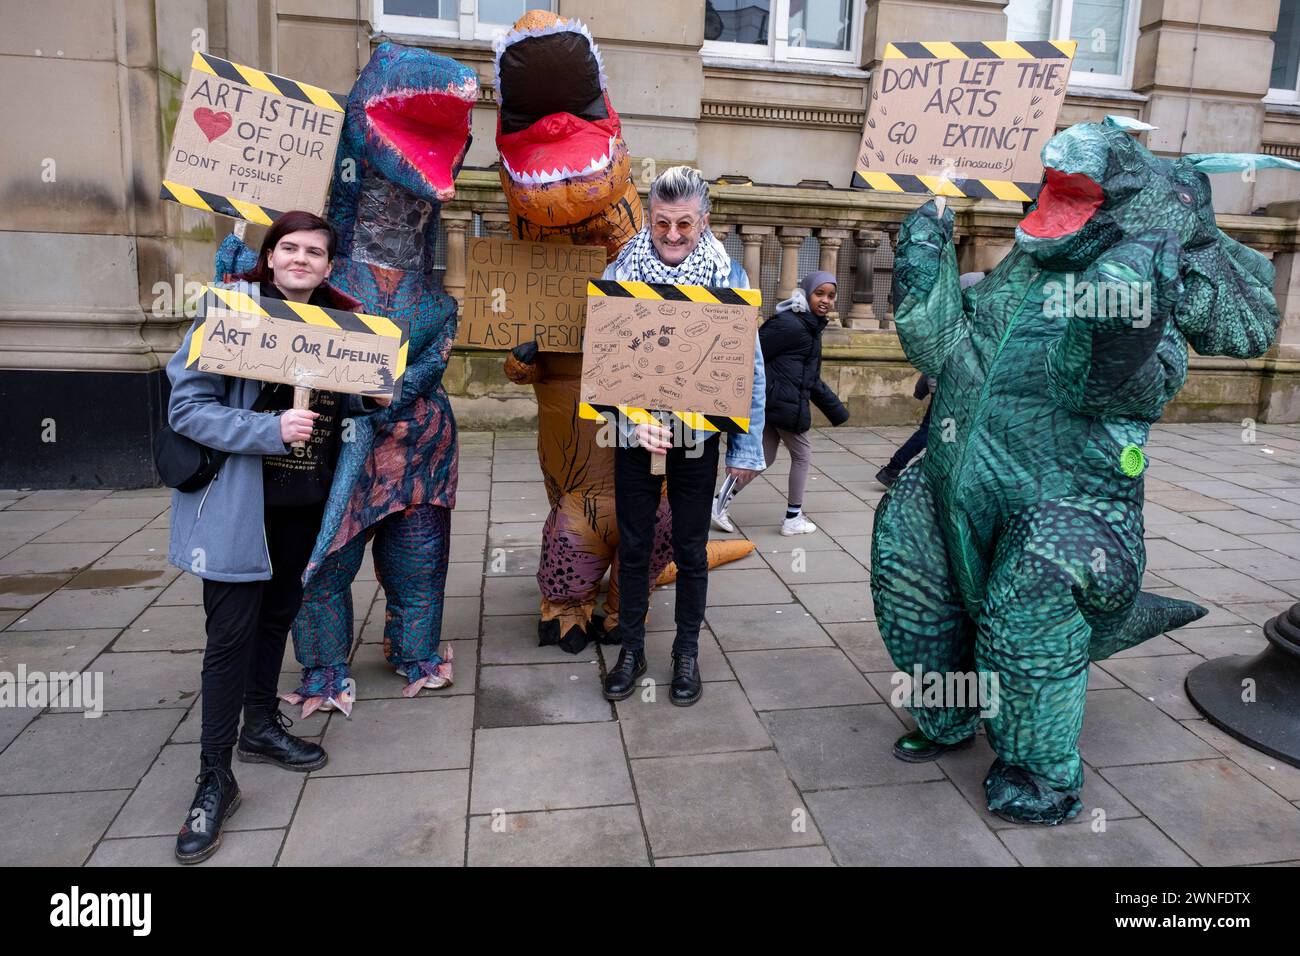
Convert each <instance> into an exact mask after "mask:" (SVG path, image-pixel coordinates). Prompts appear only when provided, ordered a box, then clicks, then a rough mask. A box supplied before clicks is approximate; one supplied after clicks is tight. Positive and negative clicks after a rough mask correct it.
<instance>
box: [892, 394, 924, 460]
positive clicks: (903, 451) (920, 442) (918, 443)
mask: <svg viewBox="0 0 1300 956" xmlns="http://www.w3.org/2000/svg"><path fill="white" fill-rule="evenodd" d="M933 407H934V402H933V401H931V402H930V404H929V405H927V406H925V417H924V418H922V419H921V424H920V425H919V426H917V429H916V431H914V432H912V437H911V438H909V439H908V440H907V441H905V442H903V447H902V448H900V449H898V451H896V452H894V457H893V458H891V459H889V464H888V465H887V466H886V467H888V468H892V469H894V471H902V470H903V469H904V468H906V467H907V463H908V462H909V461H911V460H912V459H913V458H915V457H916V456H917V455H919V454H921V452H923V451H924V450H925V445H926V442H928V441H929V440H930V409H931V408H933Z"/></svg>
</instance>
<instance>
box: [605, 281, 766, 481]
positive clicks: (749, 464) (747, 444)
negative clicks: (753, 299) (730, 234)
mask: <svg viewBox="0 0 1300 956" xmlns="http://www.w3.org/2000/svg"><path fill="white" fill-rule="evenodd" d="M601 278H602V279H613V278H614V266H613V265H612V264H611V265H609V266H607V267H606V269H605V272H604V274H603V275H602V276H601ZM727 280H728V281H727V284H728V285H729V286H730V287H731V288H733V289H748V288H749V276H748V275H746V274H745V270H744V268H742V267H741V265H740V263H739V262H733V263H732V264H731V273H730V275H728V277H727ZM766 402H767V373H766V371H765V370H764V367H763V349H762V347H761V346H760V345H759V344H758V332H757V331H755V333H754V381H753V386H752V390H751V392H750V397H749V431H748V432H745V433H742V434H737V435H728V436H727V467H728V468H746V469H748V470H750V471H762V470H763V469H764V468H766V467H767V461H766V460H765V459H764V457H763V423H764V414H763V409H764V407H765V405H766ZM635 428H636V424H635V423H633V422H627V421H625V422H623V429H624V432H623V433H624V437H625V439H626V440H627V443H628V444H629V445H634V444H635V443H636V440H635V439H634V438H632V431H633V430H634V429H635ZM718 435H719V432H710V431H692V432H691V441H692V442H694V443H697V444H698V443H700V442H704V441H708V440H709V439H710V438H716V437H718Z"/></svg>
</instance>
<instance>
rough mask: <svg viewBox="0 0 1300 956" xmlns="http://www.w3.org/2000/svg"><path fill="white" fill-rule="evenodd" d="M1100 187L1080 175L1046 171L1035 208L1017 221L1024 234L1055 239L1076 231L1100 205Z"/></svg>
mask: <svg viewBox="0 0 1300 956" xmlns="http://www.w3.org/2000/svg"><path fill="white" fill-rule="evenodd" d="M1103 198H1104V197H1103V195H1102V191H1101V187H1100V186H1098V185H1097V184H1096V183H1095V182H1093V181H1092V180H1091V179H1090V178H1088V177H1087V176H1085V175H1084V174H1083V173H1063V172H1061V171H1060V170H1058V169H1052V168H1051V167H1048V169H1047V182H1046V183H1044V184H1043V189H1042V191H1041V192H1040V193H1039V194H1038V205H1037V206H1035V207H1034V209H1033V211H1032V212H1030V214H1029V215H1027V216H1026V217H1025V218H1024V219H1022V220H1021V221H1020V228H1021V229H1022V230H1023V231H1024V232H1025V234H1026V235H1030V236H1035V237H1037V238H1040V239H1059V238H1060V237H1062V236H1068V235H1070V234H1071V233H1075V232H1078V231H1079V230H1080V229H1082V228H1083V226H1084V223H1086V222H1087V221H1088V220H1089V219H1091V218H1092V214H1093V213H1095V212H1096V211H1097V209H1098V208H1099V207H1100V206H1101V202H1102V199H1103Z"/></svg>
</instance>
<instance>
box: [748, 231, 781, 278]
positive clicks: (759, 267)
mask: <svg viewBox="0 0 1300 956" xmlns="http://www.w3.org/2000/svg"><path fill="white" fill-rule="evenodd" d="M774 232H776V227H775V226H741V227H740V241H741V242H742V243H743V244H744V246H745V253H744V257H743V259H742V262H741V264H742V265H743V266H744V267H745V274H746V275H748V276H749V284H750V286H751V287H752V288H755V289H759V288H762V286H763V239H764V238H766V237H767V236H770V235H771V234H772V233H774Z"/></svg>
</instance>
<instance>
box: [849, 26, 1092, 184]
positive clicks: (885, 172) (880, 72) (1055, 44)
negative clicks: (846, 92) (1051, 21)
mask: <svg viewBox="0 0 1300 956" xmlns="http://www.w3.org/2000/svg"><path fill="white" fill-rule="evenodd" d="M1076 46H1077V44H1076V42H1075V41H1073V40H1035V41H1030V40H1024V41H1019V42H1016V41H1012V40H990V41H985V42H982V43H978V42H952V43H949V42H935V43H931V42H927V43H921V42H916V43H890V44H889V45H887V46H886V47H885V53H884V56H883V58H882V59H881V62H880V66H879V68H878V69H877V70H876V71H875V75H874V76H873V77H872V80H871V101H870V106H869V108H868V110H867V120H866V126H865V128H864V130H863V134H862V144H861V146H860V148H859V150H858V162H857V168H856V170H855V171H854V174H853V185H854V186H858V187H865V188H867V189H878V190H881V191H885V192H909V193H934V194H936V195H939V196H969V197H971V198H976V199H1006V200H1013V201H1018V202H1025V201H1028V200H1031V199H1033V198H1034V197H1035V196H1037V195H1038V190H1039V184H1040V182H1041V180H1042V176H1043V163H1042V159H1041V153H1042V149H1043V144H1044V143H1046V142H1047V141H1048V140H1049V139H1051V138H1052V136H1053V135H1054V134H1055V133H1056V117H1057V115H1058V114H1059V113H1060V112H1061V105H1062V103H1064V102H1065V87H1066V82H1067V81H1068V80H1069V77H1070V64H1071V61H1072V60H1073V57H1074V51H1075V47H1076Z"/></svg>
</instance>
